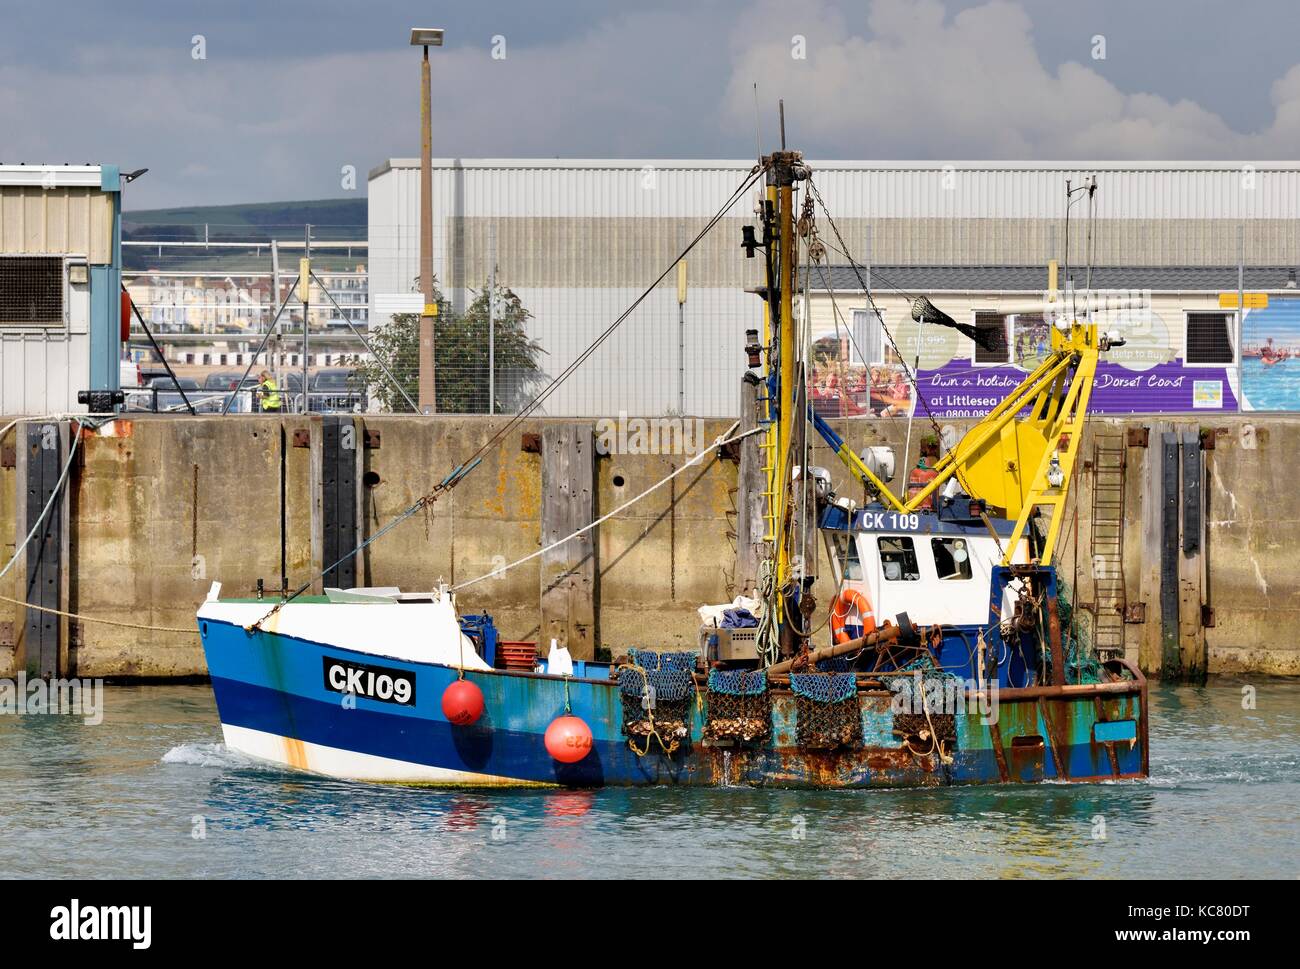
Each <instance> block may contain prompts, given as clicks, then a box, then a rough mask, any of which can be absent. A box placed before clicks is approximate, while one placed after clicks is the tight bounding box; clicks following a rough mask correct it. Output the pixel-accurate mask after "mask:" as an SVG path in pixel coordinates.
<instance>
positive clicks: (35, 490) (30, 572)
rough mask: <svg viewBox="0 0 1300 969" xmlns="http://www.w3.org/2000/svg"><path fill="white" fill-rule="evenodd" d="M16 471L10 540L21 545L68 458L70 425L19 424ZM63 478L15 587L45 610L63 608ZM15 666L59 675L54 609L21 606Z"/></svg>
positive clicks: (62, 654)
mask: <svg viewBox="0 0 1300 969" xmlns="http://www.w3.org/2000/svg"><path fill="white" fill-rule="evenodd" d="M21 427H22V431H21V434H20V436H19V446H18V448H17V453H16V461H15V470H16V471H17V475H16V486H17V488H18V508H17V512H18V514H17V516H16V519H17V528H16V537H15V541H16V542H19V543H21V542H22V541H23V539H25V538H26V537H27V533H28V532H29V531H31V529H32V527H33V526H34V525H35V524H36V520H37V518H38V517H39V516H40V514H41V512H42V511H43V510H44V508H45V506H46V504H47V503H48V502H49V501H50V496H51V495H53V494H54V489H55V487H56V485H57V484H58V481H59V476H60V475H61V474H62V473H63V466H64V464H65V462H66V461H67V456H68V448H69V446H70V443H71V442H70V441H69V428H68V425H67V424H66V423H58V424H55V423H52V422H51V423H36V422H31V423H27V424H24V425H21ZM71 487H72V475H71V472H69V475H68V479H67V480H66V481H65V482H64V484H63V487H62V490H61V491H60V492H59V496H58V498H57V499H56V500H55V501H54V504H53V506H52V507H51V509H50V513H49V515H47V516H46V518H45V520H44V521H43V522H42V523H41V527H40V528H39V529H38V530H37V532H36V534H35V535H34V536H33V537H32V540H31V542H30V543H29V544H28V546H27V549H26V551H25V553H24V554H23V556H22V563H23V565H24V566H25V567H24V569H23V576H22V581H21V583H20V588H21V589H22V592H23V599H24V601H26V602H28V603H31V604H32V605H35V606H43V607H44V608H46V609H62V610H64V611H66V610H67V607H68V586H67V582H68V568H67V563H68V554H69V551H70V547H69V541H68V525H69V520H68V508H69V502H68V498H67V495H68V489H70V488H71ZM17 638H18V643H17V646H18V648H17V652H16V655H15V660H16V662H15V666H16V668H18V669H22V670H25V671H26V673H27V675H28V676H33V677H35V676H40V677H46V678H49V677H56V676H60V675H62V673H63V672H64V670H65V669H66V664H67V662H68V620H67V618H66V617H64V616H58V615H55V614H54V613H49V612H40V611H38V610H36V609H24V610H23V617H22V626H21V633H20V634H19V636H18V637H17Z"/></svg>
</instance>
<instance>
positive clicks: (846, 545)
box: [831, 532, 862, 582]
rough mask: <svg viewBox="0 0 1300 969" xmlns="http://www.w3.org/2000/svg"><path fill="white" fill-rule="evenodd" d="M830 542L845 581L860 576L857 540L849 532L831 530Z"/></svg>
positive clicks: (859, 578) (857, 578)
mask: <svg viewBox="0 0 1300 969" xmlns="http://www.w3.org/2000/svg"><path fill="white" fill-rule="evenodd" d="M831 544H832V546H833V549H834V553H835V561H836V562H838V563H839V564H840V569H841V570H842V571H843V573H844V579H845V581H849V582H853V581H858V580H861V578H862V560H861V559H859V558H858V540H857V538H856V537H855V536H854V535H852V534H850V533H849V532H832V533H831Z"/></svg>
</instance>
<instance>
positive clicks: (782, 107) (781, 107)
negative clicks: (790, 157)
mask: <svg viewBox="0 0 1300 969" xmlns="http://www.w3.org/2000/svg"><path fill="white" fill-rule="evenodd" d="M776 105H777V110H778V111H779V112H780V113H781V150H782V151H785V98H781V99H780V100H779V101H777V102H776Z"/></svg>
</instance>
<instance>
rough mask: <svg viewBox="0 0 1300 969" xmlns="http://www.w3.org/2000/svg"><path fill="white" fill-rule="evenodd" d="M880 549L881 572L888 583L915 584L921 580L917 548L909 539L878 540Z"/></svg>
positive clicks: (884, 538)
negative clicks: (917, 562) (917, 561)
mask: <svg viewBox="0 0 1300 969" xmlns="http://www.w3.org/2000/svg"><path fill="white" fill-rule="evenodd" d="M876 541H877V542H878V543H879V544H878V546H877V547H878V548H879V549H880V571H881V573H882V574H883V575H884V576H885V579H886V581H888V582H915V581H917V580H918V579H920V578H921V570H920V568H919V567H918V566H917V564H916V548H915V547H914V546H913V545H912V540H911V539H910V538H907V537H897V538H886V537H881V538H879V539H877V540H876Z"/></svg>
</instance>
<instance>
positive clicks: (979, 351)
mask: <svg viewBox="0 0 1300 969" xmlns="http://www.w3.org/2000/svg"><path fill="white" fill-rule="evenodd" d="M975 328H976V329H977V330H982V331H984V332H986V333H988V334H989V335H990V336H991V337H992V340H990V341H988V342H989V345H990V346H991V347H992V349H989V350H986V349H985V348H984V347H982V346H980V345H979V344H978V343H975V344H974V346H975V358H974V359H975V362H976V363H991V364H998V363H1010V362H1011V341H1010V340H1008V339H1007V317H1005V316H1003V315H1002V314H1001V313H985V312H979V313H976V314H975Z"/></svg>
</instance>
